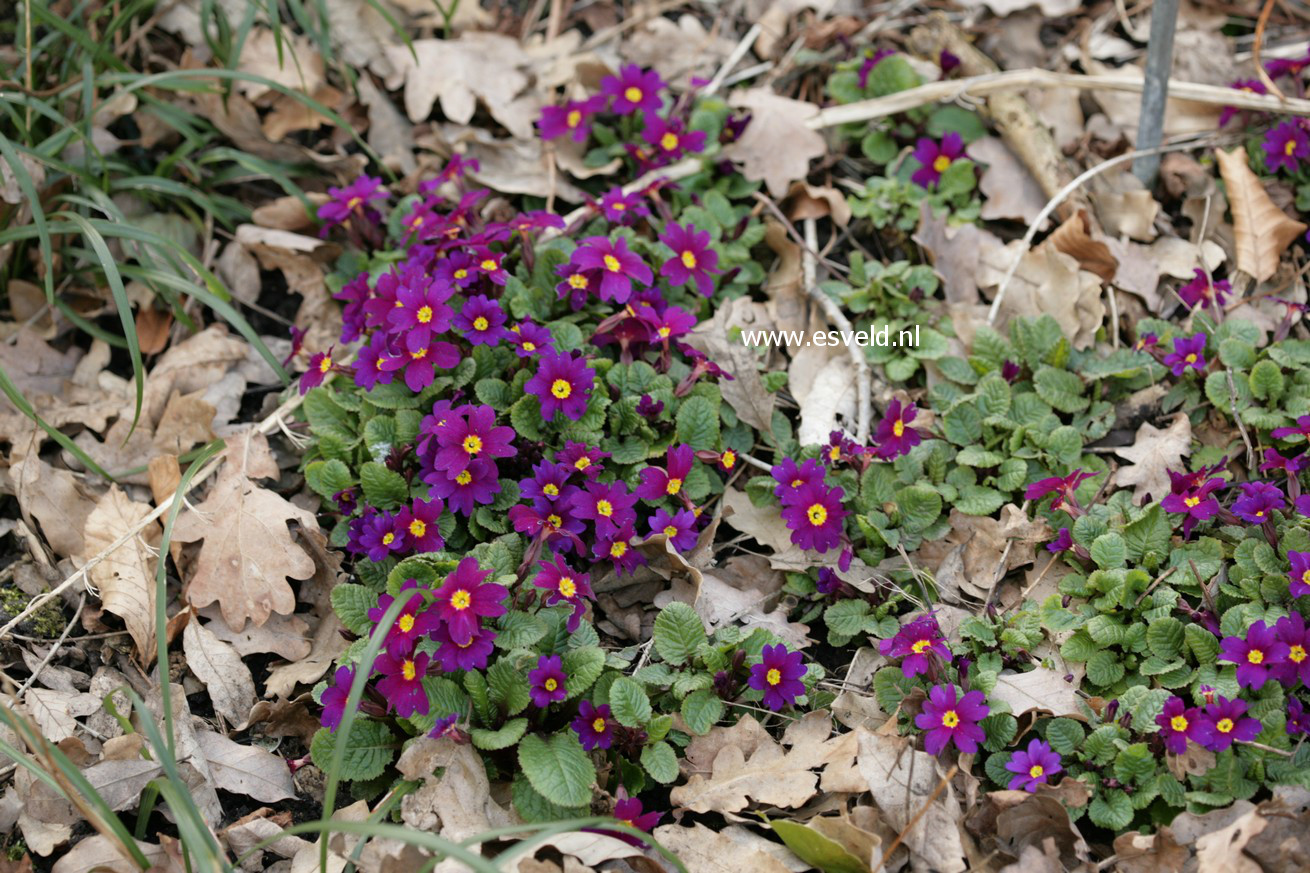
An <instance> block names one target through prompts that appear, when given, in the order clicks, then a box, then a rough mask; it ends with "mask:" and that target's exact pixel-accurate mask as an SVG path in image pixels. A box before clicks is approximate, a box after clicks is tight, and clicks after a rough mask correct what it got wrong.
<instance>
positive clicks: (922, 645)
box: [910, 640, 932, 655]
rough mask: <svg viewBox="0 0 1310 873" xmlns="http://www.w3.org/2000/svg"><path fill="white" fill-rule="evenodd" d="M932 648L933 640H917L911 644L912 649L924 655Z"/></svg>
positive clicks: (915, 652) (917, 653)
mask: <svg viewBox="0 0 1310 873" xmlns="http://www.w3.org/2000/svg"><path fill="white" fill-rule="evenodd" d="M931 648H932V640H915V641H914V645H912V646H910V651H912V652H914V654H916V655H922V654H923V653H924V652H926V651H928V650H929V649H931Z"/></svg>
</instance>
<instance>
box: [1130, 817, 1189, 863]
mask: <svg viewBox="0 0 1310 873" xmlns="http://www.w3.org/2000/svg"><path fill="white" fill-rule="evenodd" d="M1114 854H1115V856H1116V857H1117V858H1118V859H1119V860H1118V862H1117V863H1116V865H1115V869H1116V870H1117V871H1119V873H1183V865H1184V864H1186V863H1187V861H1188V859H1189V858H1191V852H1189V851H1187V849H1185V848H1183V847H1182V846H1180V845H1178V843H1177V842H1176V841H1175V840H1174V834H1173V831H1172V830H1170V829H1169V828H1168V827H1167V826H1166V827H1162V828H1160V830H1158V831H1156V832H1155V833H1153V834H1143V833H1139V832H1137V831H1130V832H1129V833H1126V834H1120V835H1119V836H1117V837H1115V840H1114Z"/></svg>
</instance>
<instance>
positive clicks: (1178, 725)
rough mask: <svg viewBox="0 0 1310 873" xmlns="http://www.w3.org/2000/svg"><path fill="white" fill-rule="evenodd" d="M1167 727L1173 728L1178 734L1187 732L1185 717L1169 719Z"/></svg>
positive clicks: (1178, 716) (1177, 716)
mask: <svg viewBox="0 0 1310 873" xmlns="http://www.w3.org/2000/svg"><path fill="white" fill-rule="evenodd" d="M1169 727H1171V728H1173V729H1174V730H1176V731H1178V732H1179V733H1182V732H1183V731H1185V730H1187V727H1188V722H1187V716H1184V715H1175V716H1174V717H1173V718H1171V719H1169Z"/></svg>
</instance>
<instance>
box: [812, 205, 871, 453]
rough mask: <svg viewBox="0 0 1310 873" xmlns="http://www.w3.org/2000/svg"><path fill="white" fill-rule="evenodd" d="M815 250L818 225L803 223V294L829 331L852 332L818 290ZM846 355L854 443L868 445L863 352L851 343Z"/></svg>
mask: <svg viewBox="0 0 1310 873" xmlns="http://www.w3.org/2000/svg"><path fill="white" fill-rule="evenodd" d="M818 248H819V230H818V225H817V224H816V223H815V221H814V219H813V218H807V219H805V248H804V249H802V250H801V268H802V274H803V275H804V277H805V293H806V294H808V295H809V296H810V299H811V300H813V301H815V302H816V303H818V304H819V308H820V309H822V310H823V314H824V315H825V316H826V317H827V319H828V321H829V322H830V323H831V324H832V326H833V327H835V328H837V330H839V331H846V333H847V335H850V333H851V332H852V331H853V330H854V328H852V327H851V322H850V320H849V319H848V318H847V317H846V314H845V313H844V312H842V311H841V307H840V306H838V305H837V301H835V300H833V299H832V298H831V297H829V296H828V293H827V292H826V291H824V290H823V289H822V288H820V287H819V283H818V275H817V273H818V264H817V263H816V262H815V258H816V257H817V256H816V255H815V254H814V252H816V251H818ZM846 351H847V353H848V354H849V355H850V357H851V363H853V364H854V365H855V392H856V393H855V441H856V442H857V443H859V444H860V445H864V444H865V443H867V442H868V441H869V422H870V420H871V419H872V418H873V387H872V382H871V379H870V375H869V361H868V359H867V358H866V357H865V356H864V349H862V348H860V346H858V345H856V344H855V343H850V344H848V345H847V346H846Z"/></svg>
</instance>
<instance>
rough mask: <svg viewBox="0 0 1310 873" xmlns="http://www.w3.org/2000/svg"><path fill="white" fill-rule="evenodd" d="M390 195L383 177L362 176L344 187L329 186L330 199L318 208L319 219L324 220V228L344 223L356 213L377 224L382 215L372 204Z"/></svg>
mask: <svg viewBox="0 0 1310 873" xmlns="http://www.w3.org/2000/svg"><path fill="white" fill-rule="evenodd" d="M390 196H391V195H390V194H388V193H387V190H386V189H385V188H383V187H382V180H381V179H375V178H374V177H372V176H360V177H359V178H358V179H356V180H355V181H353V182H351V183H350V184H349V185H347V186H346V187H344V188H328V201H327V202H326V203H324V204H323V205H322V206H320V207H319V208H318V220H319V221H322V222H324V230H326V229H327V228H329V227H332V226H333V225H337V224H344V223H346V222H347V221H348V220H350V218H351V216H355V215H358V216H359V217H361V218H363V219H365V220H366V221H368V222H370V223H372V224H376V223H377V222H379V221H381V220H382V216H381V215H379V214H378V211H377V210H376V209H374V208H373V205H372V204H373V203H375V202H378V201H384V200H386V199H387V198H388V197H390Z"/></svg>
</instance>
